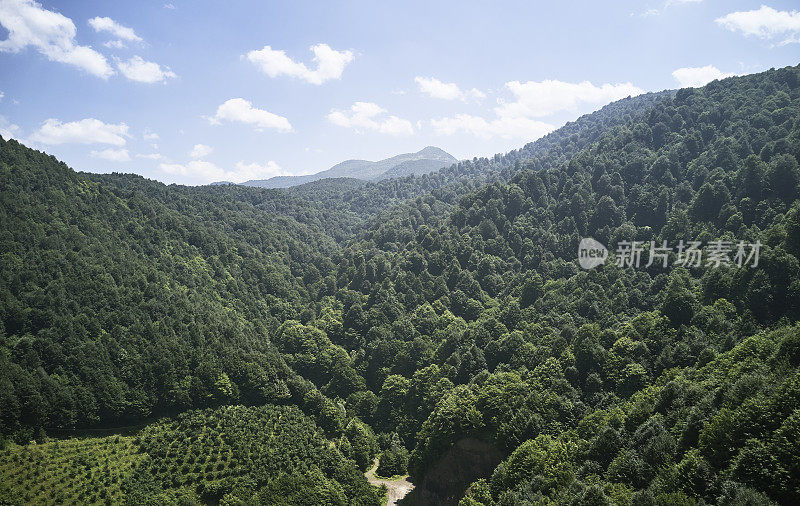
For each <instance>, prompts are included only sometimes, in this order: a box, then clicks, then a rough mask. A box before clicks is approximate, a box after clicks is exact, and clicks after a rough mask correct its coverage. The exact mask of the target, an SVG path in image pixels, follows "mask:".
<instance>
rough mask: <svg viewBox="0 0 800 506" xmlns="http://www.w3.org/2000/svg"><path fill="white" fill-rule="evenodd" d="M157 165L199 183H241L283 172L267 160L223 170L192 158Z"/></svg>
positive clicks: (240, 164)
mask: <svg viewBox="0 0 800 506" xmlns="http://www.w3.org/2000/svg"><path fill="white" fill-rule="evenodd" d="M159 167H161V170H163V171H164V172H166V173H167V174H171V175H174V176H182V177H184V178H188V179H189V180H191V181H194V182H199V183H211V182H214V181H232V182H234V183H241V182H242V181H247V180H249V179H264V178H268V177H272V176H279V175H283V174H285V172H284V171H283V169H281V167H280V166H279V165H278V164H277V163H275V162H273V161H269V162H266V163H265V164H263V165H262V164H258V163H245V162H238V163H237V164H236V168H235V169H234V170H225V169H223V168H220V167H219V166H217V165H216V164H214V163H212V162H207V161H205V160H192V161H190V162H189V163H186V164H177V163H162V164H161V165H160V166H159Z"/></svg>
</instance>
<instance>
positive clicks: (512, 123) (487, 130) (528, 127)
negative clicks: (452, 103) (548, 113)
mask: <svg viewBox="0 0 800 506" xmlns="http://www.w3.org/2000/svg"><path fill="white" fill-rule="evenodd" d="M431 125H432V126H433V128H434V130H435V131H436V133H437V134H440V135H453V134H455V133H458V132H465V133H468V134H471V135H474V136H476V137H481V138H483V139H490V138H492V137H503V138H506V139H510V138H521V139H538V138H539V137H541V136H543V135H545V134H547V133H549V132H552V131H553V130H555V127H554V126H553V125H551V124H549V123H544V122H542V121H537V120H534V119H530V118H522V117H499V118H495V119H492V120H487V119H485V118H482V117H480V116H473V115H471V114H456V115H455V116H454V117H452V118H440V119H433V120H431Z"/></svg>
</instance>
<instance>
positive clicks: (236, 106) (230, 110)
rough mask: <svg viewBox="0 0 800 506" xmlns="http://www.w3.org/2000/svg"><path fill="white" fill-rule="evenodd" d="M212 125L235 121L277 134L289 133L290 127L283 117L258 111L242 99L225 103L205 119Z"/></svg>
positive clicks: (234, 99)
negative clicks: (267, 129)
mask: <svg viewBox="0 0 800 506" xmlns="http://www.w3.org/2000/svg"><path fill="white" fill-rule="evenodd" d="M207 119H208V121H209V122H210V123H211V124H212V125H218V124H220V123H221V122H222V121H235V122H239V123H247V124H250V125H253V126H255V127H256V130H259V131H261V130H263V129H265V128H272V129H275V130H278V131H279V132H291V131H292V125H291V124H290V123H289V120H288V119H286V118H284V117H283V116H278V115H277V114H273V113H271V112H269V111H265V110H264V109H258V108H256V107H253V105H252V104H251V103H250V102H248V101H247V100H245V99H243V98H232V99H230V100H227V101H225V102H224V103H223V104H222V105H220V106H219V107H218V108H217V113H216V114H215V115H214V116H212V117H210V118H207Z"/></svg>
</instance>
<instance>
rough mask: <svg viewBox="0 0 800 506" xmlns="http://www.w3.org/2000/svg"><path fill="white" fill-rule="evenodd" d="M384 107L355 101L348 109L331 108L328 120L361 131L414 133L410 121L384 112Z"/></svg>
mask: <svg viewBox="0 0 800 506" xmlns="http://www.w3.org/2000/svg"><path fill="white" fill-rule="evenodd" d="M386 112H387V111H386V109H384V108H382V107H380V106H379V105H378V104H373V103H372V102H356V103H354V104H353V105H352V106H350V109H348V110H338V109H331V112H330V114H328V121H330V122H331V123H333V124H334V125H339V126H343V127H347V128H353V129H355V130H356V132H358V133H361V132H363V131H364V130H375V131H377V132H380V133H382V134H389V135H404V134H412V133H414V127H413V126H411V122H410V121H408V120H405V119H401V118H398V117H397V116H391V115H387V114H386Z"/></svg>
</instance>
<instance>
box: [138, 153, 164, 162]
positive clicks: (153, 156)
mask: <svg viewBox="0 0 800 506" xmlns="http://www.w3.org/2000/svg"><path fill="white" fill-rule="evenodd" d="M136 158H144V159H146V160H161V159H162V158H164V157H163V156H162V155H161V153H139V154H137V155H136Z"/></svg>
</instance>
